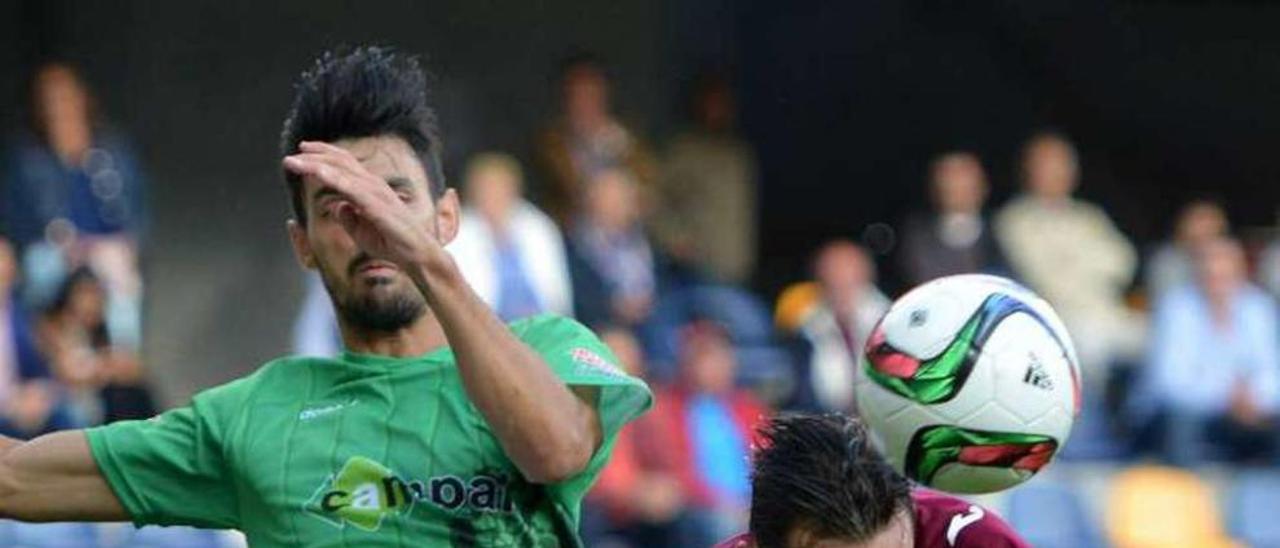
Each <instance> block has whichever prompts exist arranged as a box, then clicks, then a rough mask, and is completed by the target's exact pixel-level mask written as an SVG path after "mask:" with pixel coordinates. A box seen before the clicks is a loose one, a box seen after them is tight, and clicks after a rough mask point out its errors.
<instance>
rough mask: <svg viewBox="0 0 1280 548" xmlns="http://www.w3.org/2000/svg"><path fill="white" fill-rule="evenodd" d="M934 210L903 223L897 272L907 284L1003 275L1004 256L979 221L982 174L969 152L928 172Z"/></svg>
mask: <svg viewBox="0 0 1280 548" xmlns="http://www.w3.org/2000/svg"><path fill="white" fill-rule="evenodd" d="M929 190H930V197H931V198H932V201H933V210H932V211H930V212H928V213H922V214H916V215H913V216H911V217H909V218H908V219H907V222H906V226H905V227H904V228H903V231H902V247H901V250H902V251H901V255H900V259H901V268H902V271H903V274H904V275H905V276H906V279H907V281H908V282H909V283H910V284H911V285H918V284H922V283H924V282H927V281H929V280H932V279H934V278H939V277H942V276H949V275H952V274H964V273H970V272H984V273H988V274H1001V273H1004V271H1005V270H1006V267H1005V265H1004V257H1003V256H1002V255H1001V254H1000V247H999V246H998V245H997V244H996V241H995V236H994V235H993V234H992V233H991V227H990V226H989V224H988V221H987V219H986V218H985V217H984V216H983V211H982V206H983V203H985V202H986V200H987V174H986V172H985V171H984V170H983V169H982V163H981V162H980V161H979V160H978V157H977V156H974V155H973V154H971V153H968V152H949V153H947V154H943V155H942V156H939V157H938V158H937V159H935V160H934V161H933V164H932V166H931V167H930V170H929Z"/></svg>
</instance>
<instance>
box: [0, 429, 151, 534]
mask: <svg viewBox="0 0 1280 548" xmlns="http://www.w3.org/2000/svg"><path fill="white" fill-rule="evenodd" d="M0 517H4V518H10V519H18V520H23V521H122V520H125V519H128V517H129V516H128V514H127V513H126V512H125V510H124V507H123V506H121V505H120V501H119V499H117V498H116V496H115V493H113V492H112V491H111V489H110V487H108V486H107V483H106V480H104V479H103V477H102V474H101V472H99V470H98V466H97V463H95V462H94V460H93V455H92V453H91V452H90V450H89V443H88V441H87V440H86V439H85V433H84V432H83V431H80V430H67V431H62V432H55V433H53V434H49V435H45V436H41V437H38V438H36V439H33V440H31V441H27V442H22V441H19V440H15V439H12V438H0Z"/></svg>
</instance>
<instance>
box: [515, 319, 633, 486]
mask: <svg viewBox="0 0 1280 548" xmlns="http://www.w3.org/2000/svg"><path fill="white" fill-rule="evenodd" d="M522 324H523V325H522ZM512 327H513V329H514V330H515V331H516V334H517V336H519V337H520V339H521V340H522V341H524V342H525V344H528V345H529V346H530V347H532V348H533V349H534V351H536V352H538V354H539V355H541V356H542V358H543V360H545V361H546V362H547V365H549V366H550V367H551V369H552V371H554V372H555V374H556V376H558V377H560V379H561V380H563V381H564V383H565V384H567V385H569V386H590V387H596V388H598V389H599V391H598V393H597V397H596V411H597V413H599V414H600V427H601V431H602V432H603V439H602V441H601V444H600V448H599V449H598V450H596V453H595V454H594V455H592V457H591V461H590V462H589V463H588V464H587V467H586V469H584V470H583V471H582V472H581V473H579V474H578V475H577V476H574V477H572V478H569V479H568V480H566V481H563V482H561V483H559V484H557V485H555V486H552V488H551V490H552V493H554V494H555V495H556V496H557V498H559V499H561V500H562V501H564V502H566V503H569V504H570V506H573V507H576V506H577V504H578V502H579V501H581V499H582V497H583V496H584V495H585V494H586V492H587V490H588V489H590V488H591V484H593V483H594V482H595V480H596V477H597V476H599V474H600V470H601V469H602V468H604V465H605V463H607V462H608V460H609V454H610V453H611V452H612V451H613V444H614V442H615V441H616V440H617V437H618V431H619V430H621V429H622V427H623V425H625V424H626V423H628V422H630V421H631V420H633V419H635V418H636V417H638V416H640V415H641V414H642V413H644V412H645V411H647V410H648V409H649V407H650V406H652V405H653V394H652V393H650V391H649V387H648V386H647V385H645V383H644V381H642V380H640V379H637V378H635V377H632V376H630V375H627V374H626V373H624V372H623V371H622V369H620V368H619V367H618V365H617V363H618V359H617V358H616V357H614V355H613V352H611V351H610V350H609V348H608V347H607V346H605V344H604V343H603V342H601V341H600V338H599V337H597V336H596V335H595V333H592V332H591V330H589V329H587V328H586V327H585V326H583V325H582V324H580V323H578V322H576V321H574V320H571V319H569V318H564V317H560V316H538V317H536V318H533V319H530V320H526V321H525V322H521V323H518V324H515V325H513V326H512Z"/></svg>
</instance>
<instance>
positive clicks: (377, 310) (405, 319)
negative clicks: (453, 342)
mask: <svg viewBox="0 0 1280 548" xmlns="http://www.w3.org/2000/svg"><path fill="white" fill-rule="evenodd" d="M361 262H363V260H362V259H361V258H359V257H357V259H356V260H353V261H352V262H351V267H350V268H349V269H348V270H349V271H351V272H352V273H353V274H354V272H355V270H356V268H357V267H358V266H359V263H361ZM320 278H321V280H323V281H324V286H325V289H327V290H329V298H330V299H331V300H332V301H333V307H334V309H335V310H337V312H338V315H339V316H340V317H341V318H342V320H343V321H344V322H346V324H347V325H348V326H350V327H353V328H355V329H358V330H361V331H374V332H393V331H397V330H400V329H403V328H405V327H408V326H410V325H412V324H413V323H414V322H416V321H418V318H421V317H422V315H423V314H424V313H425V312H426V308H427V303H426V300H425V299H424V298H423V297H422V294H421V293H420V292H418V291H417V289H416V288H398V287H395V280H393V279H390V278H373V279H369V280H355V279H354V277H353V276H352V277H348V278H347V279H348V280H352V284H353V285H354V284H366V285H367V287H366V288H365V291H363V292H358V291H357V288H355V287H348V288H347V291H345V292H339V291H335V287H334V284H333V282H332V277H331V276H330V275H329V274H328V273H327V272H326V271H325V269H323V268H322V269H320Z"/></svg>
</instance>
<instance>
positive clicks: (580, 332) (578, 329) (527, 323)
mask: <svg viewBox="0 0 1280 548" xmlns="http://www.w3.org/2000/svg"><path fill="white" fill-rule="evenodd" d="M507 327H508V328H510V329H511V332H512V333H515V335H516V337H517V338H519V339H520V340H522V341H524V342H525V344H529V345H530V346H534V347H536V346H537V344H540V343H555V342H563V341H565V340H569V339H580V338H588V339H596V338H597V337H596V335H595V333H593V332H592V331H591V329H589V328H587V326H585V325H582V323H581V322H579V321H578V320H575V319H573V318H570V317H567V316H561V315H559V314H550V313H548V314H538V315H536V316H529V317H527V318H523V319H519V320H516V321H514V322H511V323H509V324H507Z"/></svg>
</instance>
